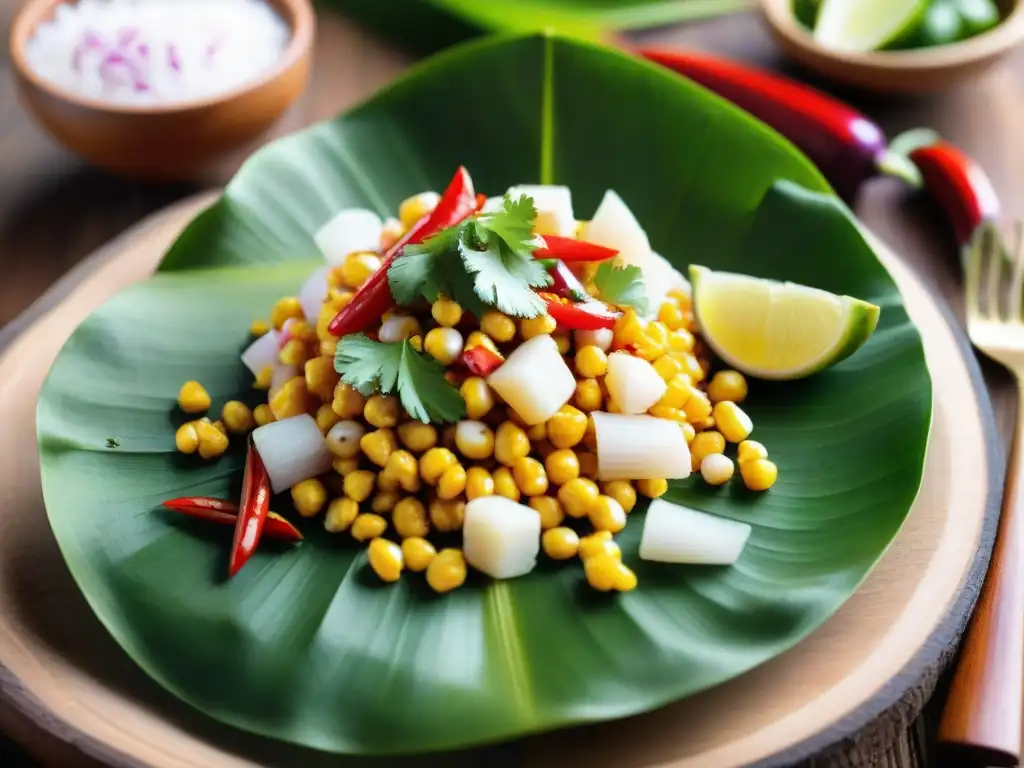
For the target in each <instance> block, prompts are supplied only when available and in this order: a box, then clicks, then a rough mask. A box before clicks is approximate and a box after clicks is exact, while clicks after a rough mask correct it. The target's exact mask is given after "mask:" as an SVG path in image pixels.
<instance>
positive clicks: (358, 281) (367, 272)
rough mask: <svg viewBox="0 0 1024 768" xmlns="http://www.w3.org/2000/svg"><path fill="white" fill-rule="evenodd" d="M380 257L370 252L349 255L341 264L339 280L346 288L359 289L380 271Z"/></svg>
mask: <svg viewBox="0 0 1024 768" xmlns="http://www.w3.org/2000/svg"><path fill="white" fill-rule="evenodd" d="M380 264H381V261H380V256H378V255H377V254H376V253H372V252H370V251H365V252H363V253H350V254H349V255H348V256H347V257H345V261H344V262H342V264H341V279H342V280H344V281H345V286H346V287H348V288H359V287H360V286H361V285H362V284H363V283H365V282H366V281H367V280H369V279H370V276H371V275H372V274H373V273H374V272H376V271H377V270H378V269H380Z"/></svg>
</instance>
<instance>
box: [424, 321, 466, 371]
mask: <svg viewBox="0 0 1024 768" xmlns="http://www.w3.org/2000/svg"><path fill="white" fill-rule="evenodd" d="M423 348H424V349H425V350H426V351H427V354H428V355H430V356H431V357H433V358H434V359H435V360H437V361H438V362H439V363H441V365H451V364H452V363H454V362H455V361H456V360H458V359H459V355H461V354H462V334H461V333H459V332H458V331H457V330H455V329H454V328H432V329H431V330H430V331H428V332H427V335H426V338H424V340H423Z"/></svg>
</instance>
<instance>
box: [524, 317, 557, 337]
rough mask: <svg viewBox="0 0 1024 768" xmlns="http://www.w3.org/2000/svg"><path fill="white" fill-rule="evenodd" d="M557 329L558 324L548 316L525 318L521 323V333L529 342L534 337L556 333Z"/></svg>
mask: <svg viewBox="0 0 1024 768" xmlns="http://www.w3.org/2000/svg"><path fill="white" fill-rule="evenodd" d="M557 327H558V323H556V322H555V319H554V318H553V317H551V315H548V314H543V315H538V316H537V317H529V318H523V319H522V320H520V321H519V333H520V335H521V336H522V337H523V339H524V340H529V339H532V338H533V337H534V336H540V335H542V334H545V333H554V332H555V328H557Z"/></svg>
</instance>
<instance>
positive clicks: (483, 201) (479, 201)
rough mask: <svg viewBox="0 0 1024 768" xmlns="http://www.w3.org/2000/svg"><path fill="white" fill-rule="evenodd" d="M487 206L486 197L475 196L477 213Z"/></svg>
mask: <svg viewBox="0 0 1024 768" xmlns="http://www.w3.org/2000/svg"><path fill="white" fill-rule="evenodd" d="M486 204H487V195H477V196H476V209H477V210H478V211H479V210H480V209H481V208H483V207H484V206H485V205H486Z"/></svg>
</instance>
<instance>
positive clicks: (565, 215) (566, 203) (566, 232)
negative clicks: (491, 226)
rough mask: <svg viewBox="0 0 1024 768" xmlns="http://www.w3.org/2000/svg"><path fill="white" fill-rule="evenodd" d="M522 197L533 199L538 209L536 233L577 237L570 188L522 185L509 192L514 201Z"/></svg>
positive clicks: (512, 188) (535, 225)
mask: <svg viewBox="0 0 1024 768" xmlns="http://www.w3.org/2000/svg"><path fill="white" fill-rule="evenodd" d="M522 195H528V196H529V197H531V198H533V205H534V207H535V208H536V209H537V221H536V223H535V224H534V227H533V228H534V231H535V232H537V233H538V234H541V235H559V236H561V237H574V236H575V234H576V218H575V217H574V216H573V212H572V192H570V191H569V188H568V187H559V186H552V185H531V184H521V185H519V186H518V187H511V188H510V189H509V191H508V196H509V198H511V199H512V200H518V199H519V198H520V197H521V196H522Z"/></svg>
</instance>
